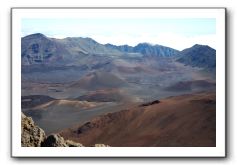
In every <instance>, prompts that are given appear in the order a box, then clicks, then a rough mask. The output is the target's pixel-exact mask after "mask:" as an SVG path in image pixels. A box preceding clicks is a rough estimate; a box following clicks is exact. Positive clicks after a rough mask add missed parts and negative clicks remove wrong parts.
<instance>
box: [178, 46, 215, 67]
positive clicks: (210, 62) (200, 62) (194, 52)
mask: <svg viewBox="0 0 237 165" xmlns="http://www.w3.org/2000/svg"><path fill="white" fill-rule="evenodd" d="M180 56H181V57H180V58H179V59H178V60H177V61H178V62H181V63H184V64H185V65H190V66H192V67H199V68H206V69H211V70H215V68H216V50H215V49H213V48H211V47H209V46H207V45H198V44H196V45H194V46H192V47H191V48H187V49H184V50H183V51H181V52H180Z"/></svg>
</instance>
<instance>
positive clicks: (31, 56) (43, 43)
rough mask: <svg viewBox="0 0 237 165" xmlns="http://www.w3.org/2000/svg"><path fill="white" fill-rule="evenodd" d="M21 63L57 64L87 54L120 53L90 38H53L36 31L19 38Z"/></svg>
mask: <svg viewBox="0 0 237 165" xmlns="http://www.w3.org/2000/svg"><path fill="white" fill-rule="evenodd" d="M21 43H22V44H21V56H22V64H23V65H31V64H47V63H50V64H51V65H52V64H58V65H65V64H70V63H74V62H75V61H78V60H81V59H82V58H84V57H85V56H87V55H110V56H112V55H121V54H122V53H121V52H120V51H118V50H116V49H111V48H107V47H106V46H104V45H102V44H100V43H98V42H96V41H94V40H93V39H91V38H82V37H69V38H65V39H55V38H49V37H46V36H45V35H43V34H40V33H36V34H32V35H28V36H25V37H23V38H22V39H21Z"/></svg>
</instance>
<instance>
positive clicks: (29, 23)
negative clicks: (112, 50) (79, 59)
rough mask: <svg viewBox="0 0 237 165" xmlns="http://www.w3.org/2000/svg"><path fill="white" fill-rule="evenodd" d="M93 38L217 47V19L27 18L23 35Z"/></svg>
mask: <svg viewBox="0 0 237 165" xmlns="http://www.w3.org/2000/svg"><path fill="white" fill-rule="evenodd" d="M33 33H43V34H45V35H46V36H48V37H54V38H65V37H90V38H93V39H94V40H96V41H97V42H99V43H102V44H106V43H111V44H115V45H123V44H128V45H131V46H135V45H136V44H138V43H141V42H148V43H151V44H160V45H164V46H169V47H172V48H176V49H179V50H182V49H184V48H187V47H191V46H192V45H194V44H203V45H209V46H211V47H213V48H215V34H216V20H215V19H209V18H203V19H201V18H200V19H199V18H193V19H190V18H189V19H154V18H152V19H138V18H136V19H124V18H123V19H109V18H107V19H91V18H89V19H68V18H67V19H23V20H22V36H26V35H29V34H33Z"/></svg>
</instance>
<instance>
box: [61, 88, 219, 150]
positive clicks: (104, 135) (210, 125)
mask: <svg viewBox="0 0 237 165" xmlns="http://www.w3.org/2000/svg"><path fill="white" fill-rule="evenodd" d="M60 134H61V135H62V136H63V137H64V138H66V139H71V140H74V141H76V142H80V143H82V144H83V145H85V146H91V145H93V144H95V143H102V144H107V145H110V146H118V147H135V146H136V147H142V146H144V147H153V146H160V147H204V146H205V147H207V146H208V147H214V146H215V145H216V95H215V93H214V92H213V93H211V92H209V93H196V94H189V95H182V96H176V97H169V98H167V99H163V100H160V102H159V103H158V104H152V105H149V106H139V105H137V106H135V107H134V108H130V109H129V110H122V111H119V112H115V113H109V114H106V115H104V116H100V117H97V118H94V119H93V120H91V121H89V122H87V123H85V124H83V125H81V126H77V127H75V128H70V129H67V130H64V131H62V132H61V133H60Z"/></svg>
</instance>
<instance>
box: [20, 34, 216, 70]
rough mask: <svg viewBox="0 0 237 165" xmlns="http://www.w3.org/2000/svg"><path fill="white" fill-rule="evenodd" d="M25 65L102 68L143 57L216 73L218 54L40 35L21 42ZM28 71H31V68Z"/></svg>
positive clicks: (202, 47) (199, 49)
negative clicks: (118, 61) (171, 59)
mask: <svg viewBox="0 0 237 165" xmlns="http://www.w3.org/2000/svg"><path fill="white" fill-rule="evenodd" d="M21 56H22V65H24V66H26V65H31V66H32V65H35V64H37V65H38V64H46V65H48V64H50V66H51V67H55V66H78V67H79V66H80V67H83V68H87V69H90V68H92V69H93V68H101V67H104V65H108V64H110V63H111V62H112V61H113V60H114V59H116V58H120V59H123V60H126V61H127V60H129V58H132V59H135V58H136V60H138V61H139V60H140V61H142V58H143V57H176V58H177V61H178V62H181V63H184V64H185V65H190V66H192V67H201V68H207V69H215V67H216V51H215V49H213V48H211V47H209V46H205V45H194V46H193V47H191V48H187V49H184V50H183V51H181V52H180V51H178V50H175V49H173V48H169V47H166V46H161V45H151V44H149V43H140V44H138V45H136V46H134V47H132V46H129V45H121V46H116V45H112V44H105V45H103V44H100V43H98V42H96V41H95V40H93V39H91V38H82V37H68V38H64V39H56V38H49V37H47V36H45V35H43V34H40V33H36V34H31V35H28V36H25V37H23V38H21ZM27 69H28V68H27ZM23 70H24V67H23Z"/></svg>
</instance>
